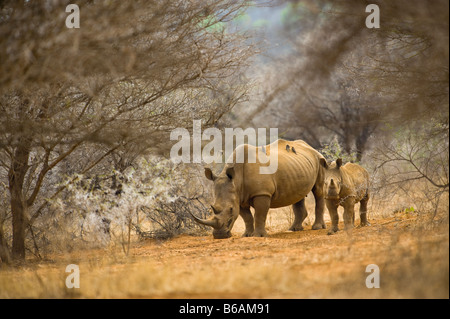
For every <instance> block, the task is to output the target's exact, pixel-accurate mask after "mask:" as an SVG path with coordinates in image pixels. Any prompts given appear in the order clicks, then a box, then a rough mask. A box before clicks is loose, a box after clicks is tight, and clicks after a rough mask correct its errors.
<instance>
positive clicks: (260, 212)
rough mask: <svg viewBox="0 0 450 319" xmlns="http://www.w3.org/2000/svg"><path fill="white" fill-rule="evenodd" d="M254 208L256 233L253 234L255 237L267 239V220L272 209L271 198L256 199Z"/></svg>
mask: <svg viewBox="0 0 450 319" xmlns="http://www.w3.org/2000/svg"><path fill="white" fill-rule="evenodd" d="M253 207H254V208H255V231H254V232H253V237H267V232H266V218H267V212H268V211H269V208H270V197H269V196H257V197H254V198H253Z"/></svg>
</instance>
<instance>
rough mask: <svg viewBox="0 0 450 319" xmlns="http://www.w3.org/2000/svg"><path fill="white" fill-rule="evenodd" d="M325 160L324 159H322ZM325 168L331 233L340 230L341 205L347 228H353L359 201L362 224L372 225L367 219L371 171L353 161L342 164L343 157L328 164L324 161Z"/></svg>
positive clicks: (325, 193)
mask: <svg viewBox="0 0 450 319" xmlns="http://www.w3.org/2000/svg"><path fill="white" fill-rule="evenodd" d="M322 161H324V160H322ZM323 164H324V166H325V167H326V170H325V185H324V195H325V202H326V205H327V208H328V212H329V213H330V217H331V230H330V231H329V232H328V234H329V235H331V234H334V233H335V232H337V231H338V230H339V227H338V223H339V215H338V211H337V209H338V207H339V205H341V206H343V207H344V225H345V229H346V230H348V229H351V228H353V226H354V224H355V209H354V206H355V204H357V203H358V202H359V203H360V206H359V215H360V218H361V226H370V224H369V222H368V221H367V202H368V200H369V173H368V172H367V171H366V170H365V169H364V168H362V167H361V166H359V165H357V164H353V163H347V164H345V165H342V159H340V158H339V159H337V160H336V161H335V162H332V163H331V164H329V165H328V163H327V164H325V163H323Z"/></svg>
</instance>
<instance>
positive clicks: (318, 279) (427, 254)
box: [0, 214, 448, 298]
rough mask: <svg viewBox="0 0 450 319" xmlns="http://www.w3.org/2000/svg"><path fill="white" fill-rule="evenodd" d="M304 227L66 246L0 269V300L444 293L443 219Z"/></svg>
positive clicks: (445, 253) (403, 216) (441, 295)
mask: <svg viewBox="0 0 450 319" xmlns="http://www.w3.org/2000/svg"><path fill="white" fill-rule="evenodd" d="M272 228H273V227H272ZM307 229H308V230H304V231H301V232H286V231H270V227H269V234H270V236H269V237H268V238H240V237H239V234H240V232H238V231H236V232H233V234H234V236H233V237H232V238H229V239H224V240H214V239H213V238H212V236H211V235H209V236H203V237H193V236H186V235H184V236H179V237H176V238H173V239H170V240H167V241H157V240H147V241H144V242H139V243H136V244H135V245H134V246H133V247H132V249H131V252H130V255H129V256H128V257H125V256H124V255H123V253H121V252H120V251H118V249H116V250H113V249H111V250H109V251H107V250H94V251H81V252H73V253H70V254H64V255H60V256H55V258H54V259H53V260H52V261H51V262H48V263H40V264H38V265H36V266H29V267H26V268H25V269H21V270H3V271H0V287H2V289H0V297H3V298H11V297H15V298H17V297H36V298H43V297H45V298H52V297H56V298H68V297H69V298H71V297H76V298H381V297H382V298H448V223H437V222H424V221H422V220H420V218H418V216H411V215H407V214H398V215H395V216H393V217H389V218H380V219H373V220H372V226H370V227H364V228H355V229H354V230H353V231H352V233H351V234H350V233H346V232H344V231H340V232H339V233H338V234H336V235H333V236H328V235H327V230H318V231H313V230H310V226H309V227H307ZM69 263H75V264H78V265H79V267H80V281H81V288H80V289H77V290H74V289H72V290H68V289H67V288H66V287H65V285H64V280H65V278H66V276H67V274H66V273H65V271H64V270H65V266H66V265H67V264H69ZM369 264H376V265H378V266H379V269H380V283H381V287H380V288H379V289H375V288H374V289H368V288H367V287H366V284H365V281H366V277H367V276H368V275H369V273H366V272H365V271H366V267H367V265H369Z"/></svg>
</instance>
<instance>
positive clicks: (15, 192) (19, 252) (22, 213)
mask: <svg viewBox="0 0 450 319" xmlns="http://www.w3.org/2000/svg"><path fill="white" fill-rule="evenodd" d="M29 155H30V141H22V142H21V143H19V146H17V147H16V150H15V152H14V156H13V158H12V161H11V167H10V169H9V174H8V177H9V192H10V195H11V213H12V228H13V243H12V257H13V258H14V259H19V260H24V259H25V229H26V225H27V218H26V216H27V209H28V206H27V202H26V198H25V194H24V193H23V184H24V180H25V175H26V173H27V171H28V157H29Z"/></svg>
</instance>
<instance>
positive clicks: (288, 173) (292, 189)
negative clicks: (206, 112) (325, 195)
mask: <svg viewBox="0 0 450 319" xmlns="http://www.w3.org/2000/svg"><path fill="white" fill-rule="evenodd" d="M287 144H288V145H289V146H290V147H291V148H292V147H294V148H295V153H294V152H293V151H292V149H290V151H287V150H286V145H287ZM270 147H273V144H271V145H269V146H267V149H268V152H270ZM319 155H320V154H319V153H318V152H317V151H316V150H314V149H313V148H311V147H310V146H309V145H308V144H306V143H304V142H302V141H301V142H298V141H284V140H278V169H277V170H276V172H275V173H274V174H260V172H259V167H260V166H261V164H259V163H245V164H244V168H243V180H242V182H243V188H242V191H243V192H244V194H243V195H244V197H245V198H249V199H251V198H253V197H255V196H261V195H265V196H270V197H271V199H272V200H271V207H272V208H276V207H283V206H288V205H291V204H294V203H296V202H298V201H300V200H302V199H303V198H305V197H306V195H307V194H308V193H309V192H310V191H311V189H312V188H313V186H314V184H315V183H316V180H317V175H318V170H319V160H318V158H319Z"/></svg>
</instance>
